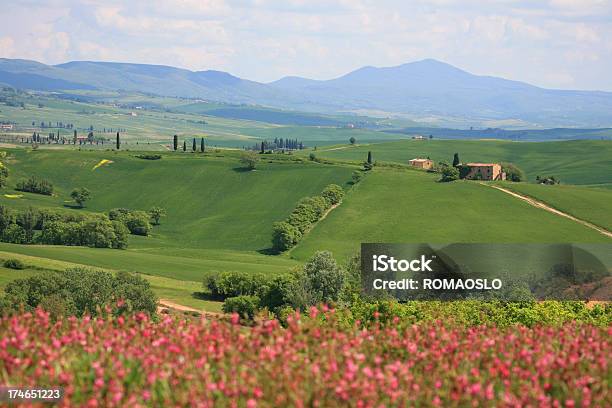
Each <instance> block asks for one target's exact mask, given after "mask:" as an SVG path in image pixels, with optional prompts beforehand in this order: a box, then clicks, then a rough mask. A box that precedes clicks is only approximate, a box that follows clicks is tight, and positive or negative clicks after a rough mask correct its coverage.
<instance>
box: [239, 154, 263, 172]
mask: <svg viewBox="0 0 612 408" xmlns="http://www.w3.org/2000/svg"><path fill="white" fill-rule="evenodd" d="M258 161H259V157H257V155H256V154H254V153H253V152H244V153H242V156H240V163H242V164H243V165H244V167H246V168H247V169H249V170H255V167H256V166H257V162H258Z"/></svg>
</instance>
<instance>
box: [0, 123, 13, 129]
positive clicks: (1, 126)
mask: <svg viewBox="0 0 612 408" xmlns="http://www.w3.org/2000/svg"><path fill="white" fill-rule="evenodd" d="M0 129H2V130H13V124H12V123H2V124H0Z"/></svg>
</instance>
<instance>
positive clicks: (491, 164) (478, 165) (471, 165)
mask: <svg viewBox="0 0 612 408" xmlns="http://www.w3.org/2000/svg"><path fill="white" fill-rule="evenodd" d="M466 165H467V166H470V167H492V166H497V165H498V164H497V163H467V164H466Z"/></svg>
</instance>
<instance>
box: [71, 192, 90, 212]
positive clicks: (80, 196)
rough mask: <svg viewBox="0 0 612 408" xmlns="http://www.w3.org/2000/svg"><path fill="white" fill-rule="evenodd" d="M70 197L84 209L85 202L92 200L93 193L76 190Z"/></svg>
mask: <svg viewBox="0 0 612 408" xmlns="http://www.w3.org/2000/svg"><path fill="white" fill-rule="evenodd" d="M70 197H71V198H72V199H73V200H74V201H75V202H76V203H77V204H78V205H79V207H81V208H83V206H84V205H85V202H86V201H88V200H89V199H90V198H91V192H90V191H89V190H88V189H87V188H85V187H81V188H75V189H74V190H72V192H71V193H70Z"/></svg>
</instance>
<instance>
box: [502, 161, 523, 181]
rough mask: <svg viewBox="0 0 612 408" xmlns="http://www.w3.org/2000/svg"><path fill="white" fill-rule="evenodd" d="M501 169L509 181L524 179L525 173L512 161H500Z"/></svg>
mask: <svg viewBox="0 0 612 408" xmlns="http://www.w3.org/2000/svg"><path fill="white" fill-rule="evenodd" d="M501 166H502V171H503V172H504V173H506V180H509V181H515V182H519V181H523V180H525V173H524V172H523V170H521V169H519V168H518V167H517V166H515V165H514V164H512V163H502V165H501Z"/></svg>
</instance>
